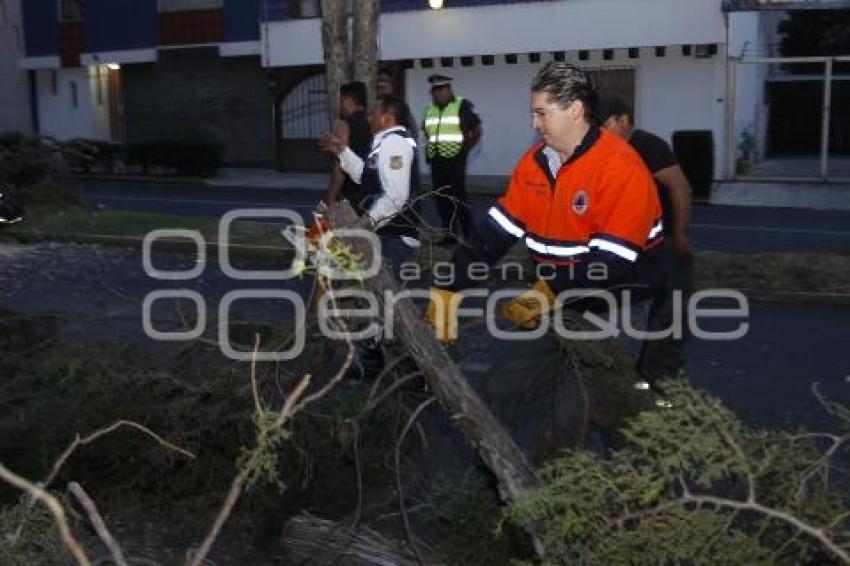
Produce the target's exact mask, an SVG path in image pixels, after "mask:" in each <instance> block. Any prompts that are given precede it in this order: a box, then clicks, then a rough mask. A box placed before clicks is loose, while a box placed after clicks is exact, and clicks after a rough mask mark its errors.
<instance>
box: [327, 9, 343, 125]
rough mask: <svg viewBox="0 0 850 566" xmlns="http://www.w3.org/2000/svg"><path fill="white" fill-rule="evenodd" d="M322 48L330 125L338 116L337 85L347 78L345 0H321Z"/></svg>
mask: <svg viewBox="0 0 850 566" xmlns="http://www.w3.org/2000/svg"><path fill="white" fill-rule="evenodd" d="M321 8H322V48H323V50H324V52H325V79H326V82H327V89H328V111H329V112H330V116H329V118H330V125H331V127H333V123H334V122H335V121H336V120H337V118H338V116H339V87H340V86H341V85H342V84H343V83H345V82H348V80H349V76H350V74H349V64H348V25H347V19H348V18H347V17H346V14H345V2H343V1H341V0H321Z"/></svg>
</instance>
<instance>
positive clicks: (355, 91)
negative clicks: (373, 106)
mask: <svg viewBox="0 0 850 566" xmlns="http://www.w3.org/2000/svg"><path fill="white" fill-rule="evenodd" d="M366 93H367V91H366V84H365V83H363V82H361V81H352V82H350V83H345V84H344V85H342V86H341V87H339V95H340V96H341V97H343V96H344V97H346V98H350V99H351V100H353V101H354V103H355V104H357V105H358V106H362V107H364V108H365V107H366V104H367V102H368V94H366Z"/></svg>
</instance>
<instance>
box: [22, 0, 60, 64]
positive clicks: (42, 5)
mask: <svg viewBox="0 0 850 566" xmlns="http://www.w3.org/2000/svg"><path fill="white" fill-rule="evenodd" d="M21 4H22V5H21V8H22V9H23V19H24V42H25V52H26V54H27V57H42V56H45V55H58V54H59V30H58V27H57V21H58V14H57V10H58V7H59V6H58V5H59V3H58V2H57V1H56V0H25V1H24V2H21Z"/></svg>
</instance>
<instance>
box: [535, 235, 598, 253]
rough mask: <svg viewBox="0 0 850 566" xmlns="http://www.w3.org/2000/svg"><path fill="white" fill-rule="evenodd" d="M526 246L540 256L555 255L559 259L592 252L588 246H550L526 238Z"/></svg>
mask: <svg viewBox="0 0 850 566" xmlns="http://www.w3.org/2000/svg"><path fill="white" fill-rule="evenodd" d="M525 245H526V246H528V249H530V250H531V251H534V252H537V253H539V254H546V255H554V256H558V257H574V256H577V255H581V254H585V253H587V252H589V251H590V248H588V247H587V246H548V245H546V244H544V243H543V242H538V241H537V240H535V239H534V238H531V237H528V236H526V238H525Z"/></svg>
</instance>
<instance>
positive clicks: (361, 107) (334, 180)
mask: <svg viewBox="0 0 850 566" xmlns="http://www.w3.org/2000/svg"><path fill="white" fill-rule="evenodd" d="M366 104H367V92H366V85H365V84H363V83H362V82H360V81H354V82H350V83H346V84H344V85H342V86H341V87H339V114H340V118H341V120H338V121H337V122H336V124H334V128H333V135H334V136H335V137H336V138H338V139H339V140H340V141H341V142H342V143H343V144H344V145H345V146H348V147H350V148H351V150H352V151H353V152H354V153H355V154H356V155H357V156H358V157H360V158H361V159H364V160H365V159H366V156H367V155H368V154H369V149H370V148H371V145H372V133H371V131H370V129H369V118H368V116H367V115H366ZM362 191H363V189H362V187H361V186H360V185H358V184H357V183H355V182H354V181H353V180H352V179H351V178H350V177H349V176H348V175H347V174H346V173H345V172H344V171H343V170H342V169H341V168H340V166H339V163H338V162H334V166H333V169H332V170H331V177H330V181H329V182H328V190H327V192H326V193H325V199H324V200H325V202H326V203H327V204H328V206H333V205H334V204H336V202H337V201H338V200H339V199H340V198H344V199H346V200H348V201H349V202H350V203H351V205H352V206H353V207H355V209H358V207H359V206H360V201H361V200H362V199H363V196H364V195H361V193H362ZM358 211H359V209H358Z"/></svg>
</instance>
